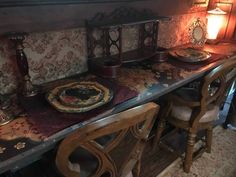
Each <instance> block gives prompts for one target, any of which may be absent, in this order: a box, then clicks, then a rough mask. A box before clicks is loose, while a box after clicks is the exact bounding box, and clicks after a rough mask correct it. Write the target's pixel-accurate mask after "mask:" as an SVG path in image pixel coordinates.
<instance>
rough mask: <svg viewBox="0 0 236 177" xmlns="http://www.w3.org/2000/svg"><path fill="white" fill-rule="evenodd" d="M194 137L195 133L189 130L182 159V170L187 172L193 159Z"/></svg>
mask: <svg viewBox="0 0 236 177" xmlns="http://www.w3.org/2000/svg"><path fill="white" fill-rule="evenodd" d="M195 139H196V133H193V132H189V133H188V140H187V146H186V154H185V159H184V172H186V173H189V171H190V168H191V165H192V161H193V149H194V144H195Z"/></svg>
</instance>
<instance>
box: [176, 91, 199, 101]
mask: <svg viewBox="0 0 236 177" xmlns="http://www.w3.org/2000/svg"><path fill="white" fill-rule="evenodd" d="M174 95H177V96H179V97H181V98H184V100H185V101H190V102H193V101H198V100H199V98H200V95H199V92H198V91H197V90H196V89H194V88H187V87H184V88H181V89H179V90H177V91H176V92H174Z"/></svg>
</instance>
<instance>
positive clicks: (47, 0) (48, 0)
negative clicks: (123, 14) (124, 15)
mask: <svg viewBox="0 0 236 177" xmlns="http://www.w3.org/2000/svg"><path fill="white" fill-rule="evenodd" d="M133 1H144V0H24V1H21V0H7V1H3V2H0V7H18V6H39V5H68V4H91V3H112V2H133Z"/></svg>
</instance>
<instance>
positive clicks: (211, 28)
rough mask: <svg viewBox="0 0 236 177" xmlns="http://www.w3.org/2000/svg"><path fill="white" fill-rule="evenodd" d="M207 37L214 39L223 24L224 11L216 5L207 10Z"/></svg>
mask: <svg viewBox="0 0 236 177" xmlns="http://www.w3.org/2000/svg"><path fill="white" fill-rule="evenodd" d="M207 13H208V17H207V19H208V21H207V39H209V40H215V39H216V38H217V35H218V33H219V31H220V28H221V26H222V24H223V20H224V15H225V14H226V12H224V11H223V10H221V9H220V8H219V7H216V8H215V9H214V10H210V11H207Z"/></svg>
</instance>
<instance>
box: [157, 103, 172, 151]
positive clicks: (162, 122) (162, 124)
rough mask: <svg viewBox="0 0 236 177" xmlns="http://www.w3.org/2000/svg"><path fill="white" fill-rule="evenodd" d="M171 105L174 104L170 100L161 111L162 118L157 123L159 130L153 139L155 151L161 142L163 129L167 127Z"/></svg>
mask: <svg viewBox="0 0 236 177" xmlns="http://www.w3.org/2000/svg"><path fill="white" fill-rule="evenodd" d="M171 106H172V103H171V102H168V103H167V105H166V109H165V110H164V111H163V112H162V113H161V116H160V120H159V122H158V125H157V132H156V135H155V137H154V140H153V146H152V150H153V151H154V150H155V149H156V148H157V145H158V144H159V143H160V139H161V134H162V132H163V130H164V129H165V125H166V118H167V116H168V115H169V113H170V111H171Z"/></svg>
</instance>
